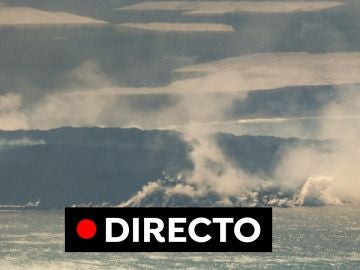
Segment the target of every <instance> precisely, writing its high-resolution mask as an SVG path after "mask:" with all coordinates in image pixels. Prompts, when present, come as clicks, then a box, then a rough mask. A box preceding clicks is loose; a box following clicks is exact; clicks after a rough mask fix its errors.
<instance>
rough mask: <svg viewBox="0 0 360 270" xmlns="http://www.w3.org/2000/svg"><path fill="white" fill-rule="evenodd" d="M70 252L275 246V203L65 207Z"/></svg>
mask: <svg viewBox="0 0 360 270" xmlns="http://www.w3.org/2000/svg"><path fill="white" fill-rule="evenodd" d="M65 251H66V252H178V251H179V252H271V251H272V209H271V208H233V207H232V208H222V207H221V208H66V209H65Z"/></svg>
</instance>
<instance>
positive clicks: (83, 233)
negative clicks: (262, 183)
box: [76, 219, 96, 239]
mask: <svg viewBox="0 0 360 270" xmlns="http://www.w3.org/2000/svg"><path fill="white" fill-rule="evenodd" d="M76 232H77V234H78V235H79V236H80V237H81V238H82V239H91V238H93V237H94V235H95V234H96V224H95V223H94V221H92V220H91V219H83V220H81V221H80V222H79V223H78V225H77V227H76Z"/></svg>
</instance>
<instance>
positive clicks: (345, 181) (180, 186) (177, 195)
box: [122, 92, 360, 207]
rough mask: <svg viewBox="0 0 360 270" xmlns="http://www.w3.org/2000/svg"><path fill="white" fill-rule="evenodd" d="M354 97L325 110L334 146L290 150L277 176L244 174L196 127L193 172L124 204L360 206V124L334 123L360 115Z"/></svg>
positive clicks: (191, 131) (191, 136)
mask: <svg viewBox="0 0 360 270" xmlns="http://www.w3.org/2000/svg"><path fill="white" fill-rule="evenodd" d="M353 93H355V94H352V95H350V96H348V95H343V97H342V99H341V100H339V101H337V102H335V103H333V104H330V105H329V106H327V107H326V108H325V109H324V110H323V112H322V115H321V117H320V119H323V120H322V121H320V125H321V126H320V127H319V129H320V133H321V136H322V137H323V138H324V139H328V142H331V143H330V145H329V146H328V147H322V148H321V147H320V148H319V147H314V146H297V147H292V148H288V149H287V150H286V151H284V152H283V154H282V158H281V160H280V162H279V163H278V166H277V167H276V169H275V170H274V172H273V174H272V176H264V177H260V176H259V175H253V174H249V173H246V172H244V170H242V169H241V168H239V167H237V166H235V165H234V164H233V163H232V161H231V160H229V159H228V158H227V157H226V156H225V155H224V153H223V152H222V150H221V149H220V148H219V146H218V144H217V143H216V141H215V140H214V136H212V135H211V134H209V133H208V132H207V130H206V128H204V126H193V125H190V126H188V127H187V128H186V129H185V133H184V140H186V141H187V142H188V143H189V144H190V145H191V146H192V148H193V150H192V153H191V159H192V162H193V170H192V171H188V172H184V174H182V175H181V176H177V177H170V176H168V177H166V178H164V179H162V180H157V181H155V182H151V183H149V184H148V185H146V186H145V187H144V188H143V189H142V190H141V191H139V192H138V193H137V194H136V195H135V196H134V197H132V198H130V200H128V201H127V202H124V203H123V204H122V206H143V205H147V206H148V205H162V206H169V205H171V206H181V205H192V206H193V205H197V206H199V205H200V206H209V205H212V206H226V205H227V206H229V205H232V206H234V205H240V206H255V205H257V206H259V205H262V206H263V205H266V206H280V207H291V206H319V205H337V204H342V203H357V202H360V195H359V190H360V179H359V167H358V162H359V160H360V149H359V148H358V147H357V145H358V138H360V136H359V135H360V128H359V125H354V123H353V122H349V121H329V120H328V119H334V118H337V119H345V118H347V117H351V118H355V119H356V118H358V117H359V116H360V115H359V112H360V109H359V107H358V105H357V104H359V102H360V94H356V92H353ZM217 112H218V113H221V111H220V110H219V111H217Z"/></svg>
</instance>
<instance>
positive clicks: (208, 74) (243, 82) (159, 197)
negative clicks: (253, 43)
mask: <svg viewBox="0 0 360 270" xmlns="http://www.w3.org/2000/svg"><path fill="white" fill-rule="evenodd" d="M354 55H357V54H355V53H352V54H321V55H308V54H274V55H270V54H264V55H255V56H247V57H244V58H242V57H240V58H234V59H228V60H223V61H218V62H212V63H210V64H203V65H197V66H194V67H189V68H188V69H183V70H184V71H191V72H200V73H202V76H199V77H197V78H190V79H185V80H182V81H175V82H173V83H171V84H169V85H166V86H161V87H153V88H151V87H148V88H140V89H138V88H117V89H111V88H108V87H107V86H108V85H111V84H112V82H111V81H109V79H108V78H107V77H106V76H105V75H104V74H103V73H102V72H101V69H100V67H99V66H98V65H97V64H96V63H94V62H92V61H87V62H85V63H83V64H82V65H81V66H80V67H78V68H76V69H74V70H73V71H72V72H71V73H70V77H71V76H72V77H73V81H74V88H75V89H72V90H71V91H72V93H74V92H75V93H76V94H69V93H68V92H66V93H64V92H62V93H57V94H49V95H47V96H45V97H43V98H42V99H40V100H39V101H37V102H36V103H35V104H32V105H31V106H25V105H26V104H25V103H24V101H23V97H22V96H21V95H16V94H6V95H3V96H1V97H0V105H1V106H0V120H1V121H0V128H3V129H17V128H29V127H31V128H53V127H58V126H65V125H71V126H90V125H92V126H93V125H105V126H128V125H138V126H140V127H144V128H149V127H158V126H163V125H166V124H171V123H174V122H181V123H183V124H184V127H183V128H182V131H183V138H184V140H185V141H186V142H187V143H188V144H189V145H190V146H191V147H192V151H191V156H190V158H191V160H192V163H193V169H192V170H189V171H184V172H183V173H182V174H181V175H180V176H169V177H164V179H158V180H156V181H154V182H151V183H149V184H148V185H146V186H144V187H143V189H142V190H141V191H139V193H138V194H136V195H135V196H134V197H133V198H130V199H129V201H127V202H124V204H123V205H132V206H136V205H167V206H168V205H242V206H244V205H247V206H254V205H272V206H296V205H321V204H339V203H345V202H356V201H359V192H358V191H359V190H360V184H359V183H360V181H359V178H358V175H359V174H358V172H359V170H358V161H359V160H360V149H357V147H356V146H357V145H358V138H359V135H360V127H359V125H354V123H353V122H349V121H335V122H334V121H328V119H346V118H349V117H350V118H354V119H358V118H359V117H360V115H359V113H360V109H359V107H358V104H359V102H360V95H359V94H357V92H356V91H353V92H352V94H351V95H348V96H347V95H343V97H342V99H341V100H337V101H336V102H335V103H333V104H331V105H329V106H328V107H327V108H325V109H324V110H323V112H322V114H321V117H320V118H319V119H320V120H321V119H322V120H321V121H320V124H319V125H320V127H319V130H320V131H321V132H320V133H321V134H320V135H321V136H322V137H323V138H324V139H331V140H332V144H331V147H330V148H329V149H317V148H314V147H310V146H307V147H304V146H302V147H297V148H292V149H288V150H287V151H286V152H284V153H283V155H282V159H281V160H280V162H279V164H278V166H277V168H276V169H275V171H274V172H273V175H271V176H270V175H266V176H259V175H254V174H250V173H248V172H245V171H244V170H243V169H242V168H239V167H238V166H236V165H235V164H234V163H233V162H232V161H231V160H229V158H228V157H227V156H226V155H225V154H224V153H223V151H222V150H221V149H220V147H219V145H218V144H217V142H216V140H215V137H214V135H212V134H211V132H210V131H209V130H208V128H207V127H206V126H204V125H191V123H192V121H194V119H196V120H197V121H199V122H205V123H206V122H212V121H220V122H221V121H225V120H228V113H229V108H230V107H231V105H232V104H233V101H234V99H235V98H237V99H241V98H244V97H246V93H247V92H248V91H251V90H256V89H259V88H261V87H262V86H265V85H268V86H267V87H269V89H270V86H271V87H272V88H274V87H282V86H293V85H304V84H307V83H309V84H310V85H323V84H328V83H330V84H334V85H337V84H341V83H351V82H358V81H359V77H358V76H359V75H358V72H357V70H358V61H356V60H351V59H352V58H351V57H352V56H354ZM344 57H346V59H348V60H349V61H350V60H351V61H352V62H351V65H349V64H348V63H347V62H346V61H345V60H344ZM314 59H315V60H316V61H315V60H314ZM287 60H289V61H287ZM273 61H275V62H276V63H278V65H277V67H276V68H273V69H271V76H269V78H268V79H269V80H265V79H263V80H260V79H259V76H260V77H261V76H262V75H259V74H264V73H266V71H268V70H270V66H271V65H270V64H272V65H273V64H274V62H273ZM299 61H302V62H299ZM341 61H342V62H341ZM244 63H245V64H244ZM340 64H341V66H343V67H348V68H351V67H353V70H349V72H346V73H344V70H341V69H340V68H339V66H338V65H340ZM321 68H324V69H325V70H322V71H319V72H318V73H316V70H317V69H321ZM237 70H240V71H239V72H238V71H237ZM286 70H287V71H286ZM285 71H286V72H288V73H289V74H291V76H285V77H283V75H284V72H285ZM310 71H312V72H313V73H312V74H311V76H307V75H309V74H310ZM244 74H245V75H246V76H245V75H244ZM270 77H271V78H270ZM249 78H250V79H249ZM93 80H94V81H93ZM254 81H255V82H256V83H254ZM89 85H96V86H98V87H100V89H98V90H96V92H91V91H87V89H88V87H89ZM269 85H270V86H269ZM77 88H78V89H77ZM338 88H339V90H340V91H341V87H340V86H339V87H338ZM235 89H241V90H243V91H240V92H234V91H235ZM209 90H211V91H210V93H209V92H208V91H209ZM355 90H356V89H355ZM137 91H139V92H140V93H141V94H143V95H149V96H151V95H154V94H161V93H171V91H173V93H172V98H171V99H170V100H167V104H165V105H164V104H162V103H161V105H159V106H158V105H157V103H154V104H155V105H154V106H150V107H148V108H147V107H146V106H144V104H141V103H140V104H137V103H136V102H131V101H130V99H129V96H131V95H134V94H139V93H137ZM191 91H197V92H200V93H202V94H203V95H196V94H194V93H193V92H191ZM228 91H230V92H231V94H229V92H228ZM224 92H228V93H227V94H225V93H224ZM155 96H156V95H155ZM119 102H120V103H121V102H122V103H121V104H122V106H119Z"/></svg>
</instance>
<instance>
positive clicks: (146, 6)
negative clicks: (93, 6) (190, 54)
mask: <svg viewBox="0 0 360 270" xmlns="http://www.w3.org/2000/svg"><path fill="white" fill-rule="evenodd" d="M343 5H345V3H344V2H339V1H291V2H280V1H279V2H274V1H273V2H271V1H261V2H250V1H239V2H235V1H156V2H155V1H147V2H141V3H137V4H134V5H130V6H125V7H122V8H119V9H118V10H134V11H146V10H163V11H164V10H175V11H180V12H182V13H183V14H186V15H223V14H227V13H239V12H257V13H293V12H313V11H319V10H324V9H330V8H335V7H339V6H343Z"/></svg>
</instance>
